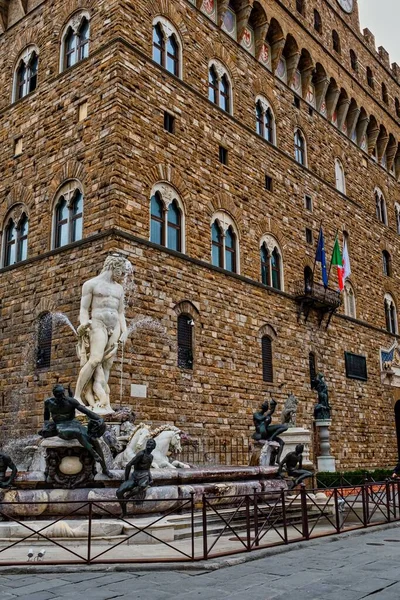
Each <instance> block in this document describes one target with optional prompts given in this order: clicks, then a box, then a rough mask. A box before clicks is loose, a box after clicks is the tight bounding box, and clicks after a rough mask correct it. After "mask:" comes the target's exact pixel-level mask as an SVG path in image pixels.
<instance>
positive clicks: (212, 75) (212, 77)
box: [208, 66, 219, 104]
mask: <svg viewBox="0 0 400 600" xmlns="http://www.w3.org/2000/svg"><path fill="white" fill-rule="evenodd" d="M218 97H219V85H218V75H217V71H216V70H215V67H214V66H211V67H210V69H209V71H208V99H209V100H210V101H211V102H213V103H214V104H219V101H218Z"/></svg>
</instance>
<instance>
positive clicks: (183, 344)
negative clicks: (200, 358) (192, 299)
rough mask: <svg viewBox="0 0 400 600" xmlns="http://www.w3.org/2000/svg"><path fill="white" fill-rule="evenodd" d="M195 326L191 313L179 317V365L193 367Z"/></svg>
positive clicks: (185, 367) (180, 366) (184, 367)
mask: <svg viewBox="0 0 400 600" xmlns="http://www.w3.org/2000/svg"><path fill="white" fill-rule="evenodd" d="M193 328H194V320H193V319H192V317H191V316H190V315H185V314H181V315H179V317H178V367H179V368H180V369H193Z"/></svg>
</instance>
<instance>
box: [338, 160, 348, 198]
mask: <svg viewBox="0 0 400 600" xmlns="http://www.w3.org/2000/svg"><path fill="white" fill-rule="evenodd" d="M335 179H336V189H337V190H338V191H339V192H341V193H342V194H345V193H346V178H345V175H344V169H343V165H342V163H341V162H340V160H339V159H338V158H336V159H335Z"/></svg>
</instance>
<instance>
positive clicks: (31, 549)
mask: <svg viewBox="0 0 400 600" xmlns="http://www.w3.org/2000/svg"><path fill="white" fill-rule="evenodd" d="M33 554H34V552H33V548H29V550H28V561H30V560H32V558H33Z"/></svg>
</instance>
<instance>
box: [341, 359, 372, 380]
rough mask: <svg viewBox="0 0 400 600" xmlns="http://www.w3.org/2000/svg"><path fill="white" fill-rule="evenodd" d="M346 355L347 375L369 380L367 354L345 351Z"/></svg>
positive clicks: (350, 377)
mask: <svg viewBox="0 0 400 600" xmlns="http://www.w3.org/2000/svg"><path fill="white" fill-rule="evenodd" d="M344 356H345V361H346V377H348V378H349V379H360V380H361V381H367V379H368V374H367V359H366V358H365V356H360V355H359V354H353V353H352V352H345V353H344Z"/></svg>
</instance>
